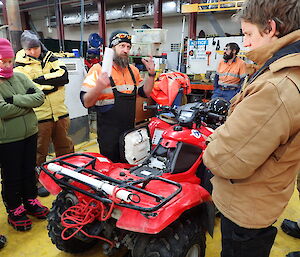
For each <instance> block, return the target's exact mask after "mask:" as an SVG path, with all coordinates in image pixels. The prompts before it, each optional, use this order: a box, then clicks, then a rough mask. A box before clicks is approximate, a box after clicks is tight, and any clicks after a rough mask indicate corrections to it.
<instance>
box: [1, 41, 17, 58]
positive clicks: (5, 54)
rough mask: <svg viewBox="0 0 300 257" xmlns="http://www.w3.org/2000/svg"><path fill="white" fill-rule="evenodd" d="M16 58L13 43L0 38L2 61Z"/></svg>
mask: <svg viewBox="0 0 300 257" xmlns="http://www.w3.org/2000/svg"><path fill="white" fill-rule="evenodd" d="M14 56H15V53H14V50H13V49H12V46H11V43H10V42H9V41H8V40H7V39H5V38H0V59H6V58H12V57H14Z"/></svg>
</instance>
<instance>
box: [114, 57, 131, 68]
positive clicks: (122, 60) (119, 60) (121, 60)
mask: <svg viewBox="0 0 300 257" xmlns="http://www.w3.org/2000/svg"><path fill="white" fill-rule="evenodd" d="M114 62H115V64H117V65H118V66H120V67H121V68H126V67H128V65H129V58H128V56H124V57H123V56H117V55H115V57H114Z"/></svg>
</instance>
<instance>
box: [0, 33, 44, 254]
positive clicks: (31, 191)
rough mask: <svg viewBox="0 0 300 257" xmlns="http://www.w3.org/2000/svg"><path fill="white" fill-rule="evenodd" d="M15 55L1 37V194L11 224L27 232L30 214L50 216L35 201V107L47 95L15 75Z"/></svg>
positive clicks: (30, 223)
mask: <svg viewBox="0 0 300 257" xmlns="http://www.w3.org/2000/svg"><path fill="white" fill-rule="evenodd" d="M14 56H15V54H14V51H13V49H12V46H11V44H10V42H9V41H8V40H7V39H4V38H0V125H1V126H0V127H1V129H0V163H1V180H2V192H1V193H2V198H3V202H4V205H5V207H6V211H7V213H8V223H9V224H11V225H12V226H13V228H14V229H16V230H19V231H25V230H29V229H30V228H31V225H32V222H31V220H30V219H29V218H28V217H27V215H32V216H35V217H37V218H39V219H45V218H46V215H47V214H48V213H49V209H48V208H47V207H45V206H43V205H42V204H41V203H40V202H39V201H38V200H37V199H36V197H37V187H36V176H35V157H36V144H37V132H38V129H37V118H36V115H35V113H34V111H33V108H34V107H38V106H40V105H41V104H43V102H44V94H43V92H42V91H41V90H39V89H38V88H37V87H35V86H34V84H33V83H32V81H31V80H30V79H28V78H27V77H26V76H25V75H24V74H22V73H18V72H16V73H14V72H13V62H14ZM4 244H5V241H4V243H3V246H4ZM0 248H1V237H0Z"/></svg>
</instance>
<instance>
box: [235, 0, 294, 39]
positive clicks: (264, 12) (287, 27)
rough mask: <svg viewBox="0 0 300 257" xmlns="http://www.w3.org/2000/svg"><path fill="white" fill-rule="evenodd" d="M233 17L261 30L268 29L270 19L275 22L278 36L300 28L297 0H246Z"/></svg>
mask: <svg viewBox="0 0 300 257" xmlns="http://www.w3.org/2000/svg"><path fill="white" fill-rule="evenodd" d="M233 18H234V19H238V20H240V19H241V20H244V21H246V22H250V23H252V24H255V25H257V26H258V27H259V29H260V31H261V32H266V31H270V24H269V21H270V20H274V21H275V23H276V29H277V32H278V35H277V36H278V37H283V36H285V35H287V34H289V33H291V32H293V31H295V30H297V29H300V1H299V0H246V1H245V2H244V4H243V7H242V9H241V10H240V11H239V12H237V13H236V14H235V15H234V17H233Z"/></svg>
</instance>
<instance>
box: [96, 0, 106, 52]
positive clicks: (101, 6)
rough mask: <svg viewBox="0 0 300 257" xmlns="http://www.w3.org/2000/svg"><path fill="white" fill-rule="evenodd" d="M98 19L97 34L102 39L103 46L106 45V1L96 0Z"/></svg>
mask: <svg viewBox="0 0 300 257" xmlns="http://www.w3.org/2000/svg"><path fill="white" fill-rule="evenodd" d="M97 7H98V15H99V16H98V17H99V18H98V21H99V25H98V26H99V36H100V37H101V38H102V39H103V46H104V47H105V46H106V15H105V11H106V1H105V0H97Z"/></svg>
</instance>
